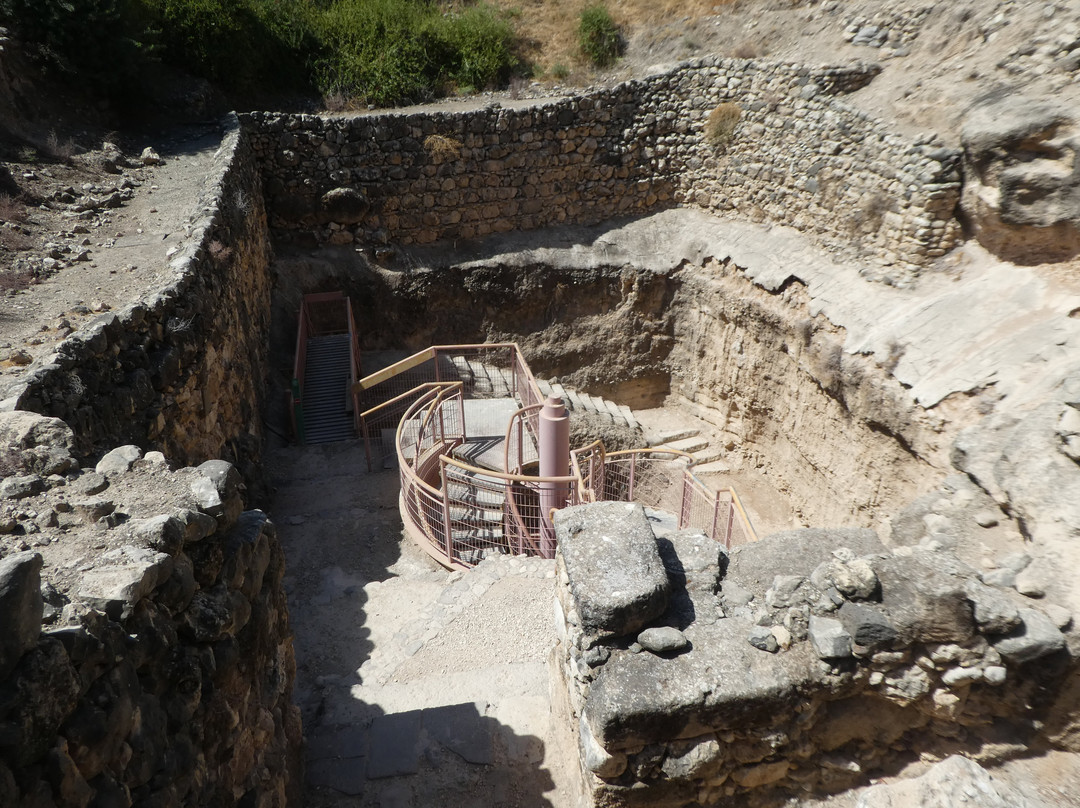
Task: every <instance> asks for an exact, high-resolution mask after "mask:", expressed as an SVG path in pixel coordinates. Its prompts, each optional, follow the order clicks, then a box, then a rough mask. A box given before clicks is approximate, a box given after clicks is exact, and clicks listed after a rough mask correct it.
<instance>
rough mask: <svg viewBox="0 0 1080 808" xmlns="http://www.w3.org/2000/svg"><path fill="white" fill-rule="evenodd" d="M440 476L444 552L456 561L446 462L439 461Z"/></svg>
mask: <svg viewBox="0 0 1080 808" xmlns="http://www.w3.org/2000/svg"><path fill="white" fill-rule="evenodd" d="M439 466H440V469H439V476H440V478H441V481H442V511H443V530H444V531H445V532H444V533H443V536H444V539H443V544H444V550H445V552H446V558H447V560H449V561H453V560H454V533H453V530H452V528H451V520H450V483H449V481H448V480H447V479H446V460H445V459H441V460H439Z"/></svg>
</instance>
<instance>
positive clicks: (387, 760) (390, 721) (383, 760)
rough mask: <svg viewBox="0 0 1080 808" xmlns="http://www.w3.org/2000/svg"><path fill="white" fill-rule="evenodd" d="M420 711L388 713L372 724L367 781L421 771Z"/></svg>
mask: <svg viewBox="0 0 1080 808" xmlns="http://www.w3.org/2000/svg"><path fill="white" fill-rule="evenodd" d="M421 712H422V711H421V710H409V711H408V712H405V713H390V714H389V715H381V716H379V717H378V718H376V719H375V720H374V721H372V722H371V731H370V732H371V735H370V738H371V752H370V755H369V756H368V765H367V776H368V779H369V780H377V779H379V778H381V777H398V776H400V775H403V774H416V772H417V771H418V770H419V768H420V715H421Z"/></svg>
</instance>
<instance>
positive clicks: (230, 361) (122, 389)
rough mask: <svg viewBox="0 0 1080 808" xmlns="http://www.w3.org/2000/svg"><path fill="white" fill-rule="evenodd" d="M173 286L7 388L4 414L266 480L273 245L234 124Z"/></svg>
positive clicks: (89, 444) (80, 439)
mask: <svg viewBox="0 0 1080 808" xmlns="http://www.w3.org/2000/svg"><path fill="white" fill-rule="evenodd" d="M196 210H197V212H196V213H195V215H194V216H193V218H192V221H191V222H190V227H189V229H188V232H189V236H188V238H187V239H186V241H185V242H184V244H183V246H182V247H181V249H180V251H179V253H177V254H176V255H175V256H174V257H173V258H172V259H171V260H170V263H169V269H170V271H171V279H170V280H169V281H168V282H167V283H166V284H165V285H164V286H162V287H160V288H157V289H150V290H147V291H146V292H145V293H144V294H143V295H142V296H141V298H140V299H139V300H137V301H136V302H134V303H131V304H129V305H128V306H126V307H125V308H124V309H122V310H121V311H118V312H109V313H107V314H103V315H101V316H100V317H98V318H97V319H95V320H94V321H92V322H91V323H90V324H89V325H87V326H86V327H85V328H82V329H80V330H79V331H77V332H76V333H74V334H72V335H71V336H70V337H69V338H67V339H66V340H65V341H64V342H63V343H61V344H60V346H59V347H58V348H57V350H56V351H55V352H54V353H53V354H51V355H48V356H45V357H42V358H40V359H39V360H37V362H36V363H35V365H32V366H31V367H30V368H29V369H28V372H27V374H26V375H25V376H24V377H22V378H21V379H20V380H19V381H18V382H15V383H13V384H11V385H9V386H8V387H7V388H5V389H0V410H29V411H33V412H38V413H42V414H45V415H49V416H54V417H57V418H61V419H63V420H64V421H66V422H67V423H68V424H69V425H70V426H71V427H72V429H73V430H74V432H75V438H76V448H77V452H78V454H80V455H83V456H86V455H90V454H94V453H100V452H101V451H103V450H105V449H107V448H109V447H112V446H116V445H117V444H125V443H135V444H138V445H140V446H143V447H144V448H152V449H156V450H160V451H162V452H164V453H166V454H167V455H168V456H169V457H170V458H173V459H174V460H175V461H176V462H181V463H190V462H196V461H199V460H204V459H206V458H208V457H222V458H226V459H228V460H231V461H235V462H237V463H238V464H239V465H240V466H241V469H242V471H243V473H244V475H245V477H248V478H251V477H253V476H255V475H257V473H258V472H257V469H256V468H255V464H256V463H257V460H258V457H259V453H260V444H261V434H262V425H261V421H260V418H259V412H260V407H261V404H262V401H263V393H264V384H265V378H266V372H267V361H268V359H267V352H268V340H269V319H270V275H269V271H268V267H269V263H270V252H269V250H270V247H269V240H268V237H267V229H266V216H265V212H264V207H263V195H262V191H261V185H260V177H259V173H258V170H257V168H256V166H255V163H254V161H253V159H252V155H251V152H250V149H249V148H248V147H247V145H246V144H245V142H244V140H243V138H242V136H241V132H240V129H239V125H238V123H237V121H236V119H235V118H233V119H232V121H231V123H230V125H229V128H228V131H227V133H226V135H225V137H224V139H223V142H222V145H221V147H220V149H219V151H218V153H217V155H216V156H215V159H214V166H213V168H212V170H211V173H210V176H209V178H208V181H207V184H206V186H205V188H204V189H203V192H202V195H201V197H200V200H199V203H198V206H197V209H196Z"/></svg>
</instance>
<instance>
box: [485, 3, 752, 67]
mask: <svg viewBox="0 0 1080 808" xmlns="http://www.w3.org/2000/svg"><path fill="white" fill-rule="evenodd" d="M594 2H595V0H565V2H558V3H553V2H550V0H526V1H525V2H524V3H523V2H521V0H493V1H492V5H494V6H495V7H496V8H498V9H500V10H503V11H509V12H512V14H513V17H514V26H515V28H516V29H517V31H518V33H519V34H522V35H525V36H526V37H528V40H529V47H528V48H527V49H526V53H525V56H526V57H527V58H529V59H531V60H532V61H534V62H536V63H537V65H538V66H539V67H540V68H541V71H542V72H545V73H550V72H553V71H552V68H554V67H555V65H582V64H584V59H583V57H582V55H581V48H580V43H579V41H578V25H579V23H580V21H581V12H582V10H583V9H584V8H585V7H586V6H588V5H591V4H592V3H594ZM734 3H735V0H608V4H607V7H608V10H609V11H610V12H611V16H612V18H613V19H614V20H615V23H616V24H617V25H618V26H619V27H620V28H621V29H622V30H623V32H624V33H625V34H626V36H627V37H628V38H629V37H630V36H632V35H633V34H634V33H635V32H636V31H641V30H647V29H649V28H654V27H656V26H657V24H658V23H662V22H670V21H671V18H673V17H674V18H675V19H677V20H685V21H686V23H688V24H689V23H692V22H694V21H695V20H699V19H701V18H702V17H710V16H713V15H716V14H718V13H722V12H723V7H724V6H730V5H734Z"/></svg>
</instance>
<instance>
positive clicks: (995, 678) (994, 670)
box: [983, 665, 1009, 685]
mask: <svg viewBox="0 0 1080 808" xmlns="http://www.w3.org/2000/svg"><path fill="white" fill-rule="evenodd" d="M1008 675H1009V671H1008V670H1007V669H1006V668H1005V667H1003V666H1001V665H990V666H989V667H987V668H984V669H983V680H984V681H985V682H986V683H987V684H989V685H1003V684H1005V679H1006V678H1008Z"/></svg>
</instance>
